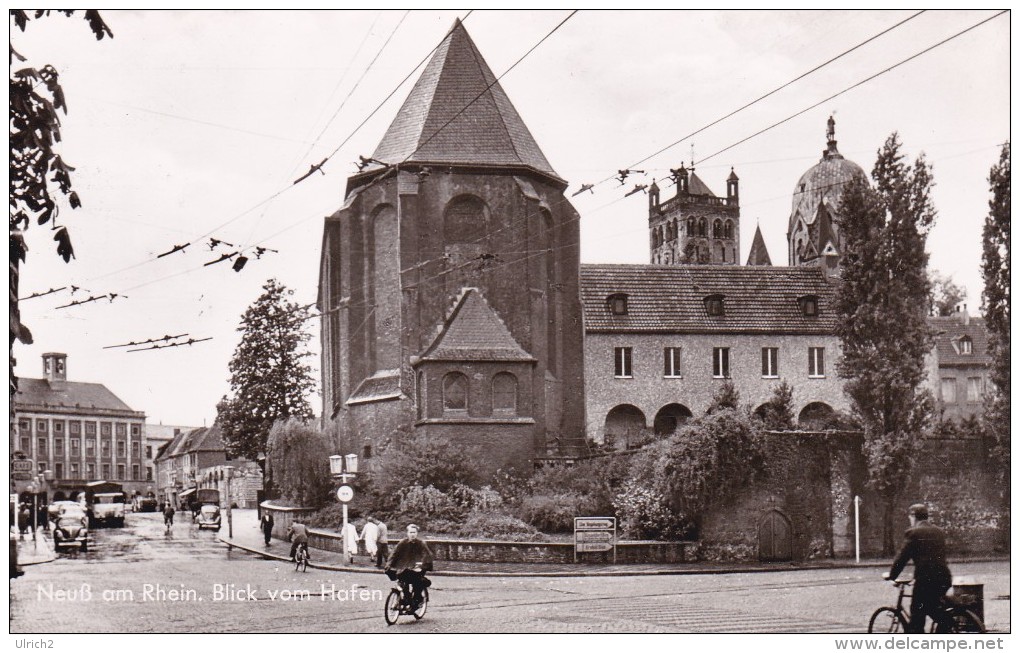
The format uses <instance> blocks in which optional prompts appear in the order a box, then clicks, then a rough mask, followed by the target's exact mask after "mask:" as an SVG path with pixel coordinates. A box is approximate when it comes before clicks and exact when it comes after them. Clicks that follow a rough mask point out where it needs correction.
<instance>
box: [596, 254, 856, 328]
mask: <svg viewBox="0 0 1020 653" xmlns="http://www.w3.org/2000/svg"><path fill="white" fill-rule="evenodd" d="M616 293H623V294H626V295H627V313H626V315H615V314H613V312H612V310H611V308H610V305H609V302H608V298H609V297H610V296H611V295H613V294H616ZM711 295H722V296H723V315H721V316H710V315H709V314H708V308H707V305H706V303H707V302H706V298H707V297H709V296H711ZM809 296H814V297H816V298H817V307H818V312H817V313H818V314H817V315H816V316H808V315H805V314H804V309H803V307H802V304H801V301H800V300H801V298H804V297H809ZM834 296H835V286H833V285H832V284H831V283H830V282H829V281H827V280H826V279H825V277H824V275H823V273H822V271H821V270H819V269H817V268H806V267H805V268H799V267H797V268H794V267H757V266H756V267H740V266H735V265H682V266H665V265H604V264H598V265H591V264H586V265H582V266H581V300H582V302H583V304H584V322H585V330H586V331H589V332H648V333H654V332H660V333H661V332H673V333H790V334H818V335H827V334H832V333H834V329H835V324H836V319H835V318H836V316H835V312H834V310H833V299H834Z"/></svg>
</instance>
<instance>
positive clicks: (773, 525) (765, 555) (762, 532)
mask: <svg viewBox="0 0 1020 653" xmlns="http://www.w3.org/2000/svg"><path fill="white" fill-rule="evenodd" d="M758 558H759V559H760V560H761V561H763V562H783V561H787V560H793V528H792V527H791V525H790V520H789V519H787V517H786V515H784V514H783V513H781V512H780V511H778V510H769V511H768V512H767V513H765V517H764V518H763V519H762V520H761V523H760V525H759V526H758Z"/></svg>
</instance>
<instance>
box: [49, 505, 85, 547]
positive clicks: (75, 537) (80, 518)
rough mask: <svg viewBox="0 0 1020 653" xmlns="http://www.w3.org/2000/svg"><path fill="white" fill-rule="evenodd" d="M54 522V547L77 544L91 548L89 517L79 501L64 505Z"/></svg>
mask: <svg viewBox="0 0 1020 653" xmlns="http://www.w3.org/2000/svg"><path fill="white" fill-rule="evenodd" d="M52 524H53V548H55V549H59V548H61V547H68V546H77V547H79V548H80V549H81V550H82V551H88V550H89V518H88V516H87V515H86V514H85V510H84V509H83V508H82V507H81V506H80V505H79V504H77V503H73V502H71V503H70V504H69V505H62V506H61V507H60V512H59V514H58V515H57V518H56V520H55V521H53V522H52Z"/></svg>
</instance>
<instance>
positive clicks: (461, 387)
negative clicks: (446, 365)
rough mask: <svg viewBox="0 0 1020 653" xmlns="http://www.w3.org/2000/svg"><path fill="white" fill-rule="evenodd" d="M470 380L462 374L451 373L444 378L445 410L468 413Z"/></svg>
mask: <svg viewBox="0 0 1020 653" xmlns="http://www.w3.org/2000/svg"><path fill="white" fill-rule="evenodd" d="M467 409H468V378H467V377H466V376H464V375H463V374H461V373H460V372H450V373H449V374H447V375H446V376H444V377H443V410H446V411H467Z"/></svg>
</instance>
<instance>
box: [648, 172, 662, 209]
mask: <svg viewBox="0 0 1020 653" xmlns="http://www.w3.org/2000/svg"><path fill="white" fill-rule="evenodd" d="M658 205H659V185H658V184H657V183H655V180H654V179H653V180H652V183H651V185H649V186H648V208H649V209H654V208H655V207H657V206H658Z"/></svg>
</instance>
